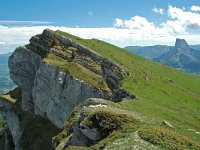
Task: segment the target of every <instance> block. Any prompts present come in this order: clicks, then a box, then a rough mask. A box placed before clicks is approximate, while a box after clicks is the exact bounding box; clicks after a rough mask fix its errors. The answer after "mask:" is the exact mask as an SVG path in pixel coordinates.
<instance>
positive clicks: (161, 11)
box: [152, 8, 164, 15]
mask: <svg viewBox="0 0 200 150" xmlns="http://www.w3.org/2000/svg"><path fill="white" fill-rule="evenodd" d="M152 11H153V12H155V13H158V14H161V15H163V14H164V9H162V8H153V9H152Z"/></svg>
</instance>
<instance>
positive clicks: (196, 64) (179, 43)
mask: <svg viewBox="0 0 200 150" xmlns="http://www.w3.org/2000/svg"><path fill="white" fill-rule="evenodd" d="M125 49H127V50H128V51H130V52H133V53H135V54H137V55H140V56H142V57H145V58H148V59H152V60H154V61H157V62H160V63H162V64H165V65H167V66H171V67H174V68H178V69H182V70H185V71H188V72H192V73H196V74H199V73H200V45H191V46H189V45H188V44H187V42H186V41H185V40H184V39H176V43H175V46H166V45H154V46H145V47H139V46H127V47H125Z"/></svg>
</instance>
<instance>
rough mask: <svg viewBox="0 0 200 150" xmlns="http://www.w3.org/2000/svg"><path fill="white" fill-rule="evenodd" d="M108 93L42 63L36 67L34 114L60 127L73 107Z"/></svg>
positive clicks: (33, 91) (33, 95)
mask: <svg viewBox="0 0 200 150" xmlns="http://www.w3.org/2000/svg"><path fill="white" fill-rule="evenodd" d="M109 96H110V95H109V94H108V93H107V92H104V91H100V90H99V89H96V88H94V87H92V86H89V85H87V84H86V83H84V82H81V81H80V80H78V79H74V78H73V77H72V76H71V75H70V74H68V73H66V72H64V71H63V70H61V69H58V68H55V67H54V66H51V65H47V64H42V65H41V66H40V68H39V69H38V71H37V73H36V75H35V80H34V86H33V89H32V97H33V103H34V112H35V114H38V115H41V116H43V117H45V118H47V119H49V120H50V121H51V122H52V123H53V124H55V125H56V126H57V127H59V128H62V126H63V124H64V122H65V121H66V119H67V118H68V117H69V115H70V114H71V112H72V110H73V108H74V107H75V106H77V105H78V104H79V103H81V102H82V101H83V100H86V99H88V98H90V97H97V98H100V97H103V98H107V99H108V98H109Z"/></svg>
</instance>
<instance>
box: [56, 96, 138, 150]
mask: <svg viewBox="0 0 200 150" xmlns="http://www.w3.org/2000/svg"><path fill="white" fill-rule="evenodd" d="M75 112H76V113H75ZM137 123H139V119H135V118H134V117H133V116H131V115H129V114H128V113H127V112H125V111H122V110H118V109H117V108H115V107H111V106H109V104H108V102H107V101H106V100H103V99H98V98H91V99H88V100H86V101H84V102H83V103H81V104H80V105H79V106H77V107H76V108H75V110H74V114H72V116H71V117H70V119H69V120H68V121H67V122H66V124H65V127H64V130H63V131H62V132H61V133H60V134H58V135H57V136H56V137H54V138H53V143H54V145H55V147H56V150H62V149H66V148H67V147H68V146H84V147H90V146H92V145H95V144H96V143H98V142H99V141H101V140H103V139H105V138H106V137H107V136H108V135H111V133H112V132H113V131H115V132H117V131H118V130H120V131H119V132H121V130H123V128H124V127H125V125H127V124H131V125H134V124H137ZM132 127H133V126H132ZM91 149H92V148H91ZM94 149H95V148H94Z"/></svg>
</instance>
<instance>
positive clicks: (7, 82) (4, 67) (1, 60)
mask: <svg viewBox="0 0 200 150" xmlns="http://www.w3.org/2000/svg"><path fill="white" fill-rule="evenodd" d="M11 54H12V53H7V54H0V94H2V93H5V92H7V91H9V90H10V89H12V88H14V86H15V85H14V83H13V82H12V81H11V79H10V75H9V69H8V58H9V56H10V55H11Z"/></svg>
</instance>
